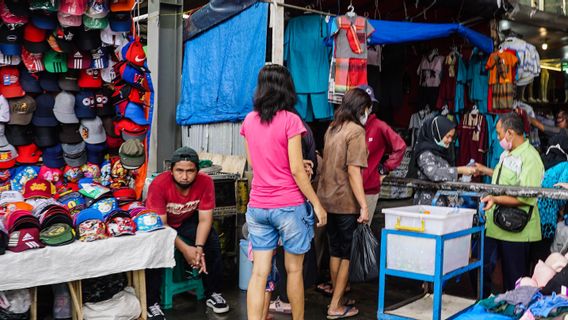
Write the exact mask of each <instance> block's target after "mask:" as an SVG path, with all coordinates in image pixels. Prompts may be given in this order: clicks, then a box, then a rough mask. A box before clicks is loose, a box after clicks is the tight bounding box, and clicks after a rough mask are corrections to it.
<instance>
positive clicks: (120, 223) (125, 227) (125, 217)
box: [106, 210, 136, 237]
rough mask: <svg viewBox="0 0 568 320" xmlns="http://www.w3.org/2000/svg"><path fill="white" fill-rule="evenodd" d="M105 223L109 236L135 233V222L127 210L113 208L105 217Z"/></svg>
mask: <svg viewBox="0 0 568 320" xmlns="http://www.w3.org/2000/svg"><path fill="white" fill-rule="evenodd" d="M106 224H107V232H108V233H109V235H110V236H111V237H120V236H124V235H134V234H136V224H135V223H134V221H132V218H131V217H130V214H129V213H128V212H127V211H123V210H114V211H113V212H111V213H110V214H109V215H108V216H107V217H106Z"/></svg>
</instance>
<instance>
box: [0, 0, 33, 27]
mask: <svg viewBox="0 0 568 320" xmlns="http://www.w3.org/2000/svg"><path fill="white" fill-rule="evenodd" d="M8 4H10V1H0V18H2V21H4V23H6V24H24V23H27V22H28V12H27V6H23V7H22V6H14V7H12V9H16V10H18V9H23V10H26V11H25V13H26V14H23V15H17V14H15V13H14V12H13V11H10V9H9V8H8V6H7V5H8Z"/></svg>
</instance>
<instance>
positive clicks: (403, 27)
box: [369, 19, 493, 53]
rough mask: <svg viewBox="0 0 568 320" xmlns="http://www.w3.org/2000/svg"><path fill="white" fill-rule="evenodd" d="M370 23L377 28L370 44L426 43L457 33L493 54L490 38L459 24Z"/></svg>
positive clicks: (383, 21) (375, 21)
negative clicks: (426, 41)
mask: <svg viewBox="0 0 568 320" xmlns="http://www.w3.org/2000/svg"><path fill="white" fill-rule="evenodd" d="M369 22H370V23H371V25H372V26H373V27H374V28H375V32H374V33H373V34H372V35H371V38H370V39H369V43H370V44H392V43H404V42H415V41H425V40H431V39H436V38H444V37H448V36H450V35H452V34H454V33H457V34H459V35H461V36H462V37H464V38H466V39H468V40H469V41H470V42H471V43H472V44H473V45H474V46H476V47H478V48H479V49H481V50H483V51H484V52H486V53H491V52H493V41H492V40H491V38H490V37H488V36H485V35H483V34H481V33H479V32H476V31H474V30H471V29H469V28H468V27H465V26H462V25H461V24H459V23H415V22H404V21H385V20H371V19H369Z"/></svg>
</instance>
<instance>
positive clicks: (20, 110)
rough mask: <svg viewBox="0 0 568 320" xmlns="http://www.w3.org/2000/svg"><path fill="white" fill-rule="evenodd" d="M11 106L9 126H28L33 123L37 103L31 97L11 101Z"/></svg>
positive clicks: (9, 102)
mask: <svg viewBox="0 0 568 320" xmlns="http://www.w3.org/2000/svg"><path fill="white" fill-rule="evenodd" d="M8 104H9V105H10V122H9V124H17V125H28V124H30V122H32V117H33V114H34V111H35V110H36V107H37V105H36V102H35V100H34V99H33V98H32V97H30V96H24V97H22V98H15V99H9V100H8Z"/></svg>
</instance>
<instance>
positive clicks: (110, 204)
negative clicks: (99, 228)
mask: <svg viewBox="0 0 568 320" xmlns="http://www.w3.org/2000/svg"><path fill="white" fill-rule="evenodd" d="M91 208H93V209H96V210H97V211H99V212H100V213H102V215H103V219H104V218H106V216H108V215H109V214H110V213H111V212H113V211H114V210H116V209H118V202H117V201H116V198H103V199H101V200H98V201H97V202H95V203H93V205H91Z"/></svg>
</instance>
